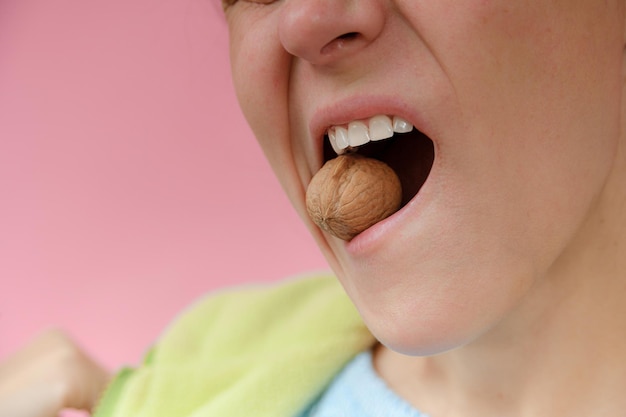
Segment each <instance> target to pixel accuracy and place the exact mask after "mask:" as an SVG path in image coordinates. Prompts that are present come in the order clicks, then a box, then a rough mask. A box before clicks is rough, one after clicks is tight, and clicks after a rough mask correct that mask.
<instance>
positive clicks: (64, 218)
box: [0, 0, 326, 368]
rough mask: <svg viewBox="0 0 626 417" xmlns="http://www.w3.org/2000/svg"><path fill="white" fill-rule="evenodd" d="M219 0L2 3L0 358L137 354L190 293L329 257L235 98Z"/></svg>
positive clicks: (110, 362) (120, 359)
mask: <svg viewBox="0 0 626 417" xmlns="http://www.w3.org/2000/svg"><path fill="white" fill-rule="evenodd" d="M217 2H218V0H97V1H96V0H57V1H54V2H51V1H47V0H4V1H0V358H2V357H4V356H6V355H7V354H8V353H10V352H12V351H14V350H15V349H17V348H18V347H19V346H20V345H22V344H24V343H26V342H27V341H28V340H29V339H31V338H32V337H34V336H35V335H36V334H37V333H38V332H40V331H41V330H43V329H45V328H48V327H51V326H58V327H61V328H64V329H67V330H68V331H69V332H70V334H72V335H73V336H74V337H75V339H76V340H78V342H79V343H80V344H82V345H83V346H84V347H85V348H86V349H87V350H88V351H89V352H91V353H92V354H93V355H95V356H96V357H97V358H98V359H99V360H100V361H101V362H103V363H104V364H105V365H107V366H108V367H111V368H115V367H118V366H120V365H121V364H126V363H130V364H133V363H136V362H137V361H138V360H140V358H141V355H142V353H143V352H144V350H145V349H146V348H147V347H148V346H149V344H150V343H151V342H152V341H154V339H155V338H156V337H157V336H158V335H159V334H160V332H161V331H162V329H163V328H164V326H166V325H167V323H169V322H170V321H171V319H172V318H173V317H174V316H175V314H176V313H177V312H178V311H180V310H181V309H182V308H184V307H185V306H186V305H188V304H189V303H190V302H192V301H193V300H195V299H196V298H198V297H199V296H201V295H202V294H204V293H206V292H208V291H210V290H213V289H215V288H218V287H222V286H226V285H233V284H239V283H244V282H258V281H271V280H276V279H279V278H283V277H286V276H289V275H293V274H297V273H300V272H304V271H310V270H318V269H324V268H326V264H325V262H324V261H323V259H322V257H321V255H320V254H319V253H318V251H317V249H316V247H315V245H314V243H313V241H312V239H311V238H310V237H309V235H308V233H307V231H306V230H305V229H304V227H303V226H302V225H301V224H300V221H299V219H298V218H297V216H296V215H295V213H294V212H292V210H291V207H290V206H289V205H288V202H287V200H286V198H285V197H284V196H283V195H282V192H281V190H280V188H279V186H278V184H277V182H276V180H275V179H274V177H273V174H272V173H271V172H270V169H269V167H268V166H267V165H266V162H265V161H264V160H263V157H262V155H261V152H260V150H259V149H258V147H257V145H256V143H255V142H254V139H253V137H252V135H251V133H250V131H249V128H248V127H247V125H246V124H245V121H244V120H243V118H242V116H241V114H240V112H239V109H238V107H237V104H236V101H235V97H234V92H233V89H232V86H231V80H230V74H229V68H228V51H227V33H226V25H225V21H224V18H223V16H222V15H221V10H220V6H219V4H218V3H217Z"/></svg>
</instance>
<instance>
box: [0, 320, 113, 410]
mask: <svg viewBox="0 0 626 417" xmlns="http://www.w3.org/2000/svg"><path fill="white" fill-rule="evenodd" d="M109 379H110V375H109V374H108V372H107V371H105V370H104V369H103V368H102V367H100V365H98V364H97V363H96V362H94V361H93V360H92V359H91V358H89V357H88V356H87V355H86V354H85V353H84V352H83V351H82V350H81V349H80V348H79V347H78V346H77V345H76V344H75V343H74V342H73V341H72V340H70V339H69V338H68V337H67V336H66V335H65V334H63V333H62V332H60V331H56V330H54V331H48V332H46V333H44V334H42V335H41V336H39V337H38V338H37V339H35V340H34V341H33V342H31V344H29V345H27V346H26V347H25V348H23V349H22V350H20V351H18V352H17V353H15V354H13V356H10V357H9V358H7V359H6V360H5V361H4V362H2V363H0V416H2V417H4V416H11V417H56V416H57V415H58V413H59V412H60V411H61V410H63V409H66V408H74V409H78V410H85V411H91V409H92V407H93V406H94V405H95V403H96V401H98V399H99V398H100V394H101V392H102V391H103V389H104V388H105V386H106V384H107V383H108V381H109Z"/></svg>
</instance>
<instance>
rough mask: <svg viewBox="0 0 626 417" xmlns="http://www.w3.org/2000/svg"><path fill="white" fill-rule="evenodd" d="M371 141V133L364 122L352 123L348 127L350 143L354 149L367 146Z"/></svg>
mask: <svg viewBox="0 0 626 417" xmlns="http://www.w3.org/2000/svg"><path fill="white" fill-rule="evenodd" d="M369 141H370V132H369V129H368V128H367V126H366V125H365V123H363V122H350V124H349V125H348V142H350V146H352V147H353V148H355V147H357V146H361V145H365V144H366V143H367V142H369Z"/></svg>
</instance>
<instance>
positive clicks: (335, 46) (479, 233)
mask: <svg viewBox="0 0 626 417" xmlns="http://www.w3.org/2000/svg"><path fill="white" fill-rule="evenodd" d="M226 14H227V20H228V24H229V28H230V37H231V60H232V68H233V77H234V82H235V86H236V90H237V94H238V98H239V101H240V103H241V106H242V108H243V111H244V114H245V116H246V118H247V120H248V122H249V123H250V125H251V127H252V129H253V131H254V133H255V135H256V136H257V138H258V140H259V142H260V144H261V146H262V148H263V149H264V151H265V154H266V156H267V158H268V160H269V162H270V163H271V165H272V167H273V169H274V170H275V172H276V174H277V176H278V178H279V179H280V181H281V183H282V185H283V187H284V189H285V191H286V192H287V194H288V196H289V198H290V199H291V202H292V203H293V205H294V206H295V208H296V210H297V211H298V212H299V213H300V215H301V216H302V217H303V219H304V221H305V222H306V223H307V224H308V226H309V228H310V229H311V232H312V234H313V236H314V237H315V239H316V241H317V243H318V244H319V246H320V248H321V249H322V251H323V252H324V254H325V256H326V257H327V259H328V261H329V263H330V264H331V266H332V268H333V269H334V270H335V272H336V273H337V275H338V277H339V279H340V281H341V282H342V284H343V285H344V287H345V288H346V291H347V292H348V294H349V295H350V297H351V298H352V300H353V301H354V303H355V304H356V306H357V308H358V309H359V311H360V312H361V314H362V316H363V318H364V320H365V321H366V323H367V324H368V326H369V327H370V329H371V330H372V332H373V333H374V334H375V335H376V336H377V337H378V338H379V340H381V341H382V342H383V343H385V344H386V345H388V346H389V347H391V348H393V349H395V350H398V351H400V352H404V353H409V354H419V355H422V354H432V353H437V352H441V351H444V350H447V349H450V348H453V347H455V346H459V345H462V344H465V343H467V342H469V341H471V340H473V339H475V338H477V337H478V336H479V335H481V334H483V333H484V332H486V331H487V330H489V329H491V328H493V327H494V326H495V325H496V324H497V323H499V322H501V321H502V320H503V318H504V317H506V315H507V314H508V313H510V312H511V311H512V310H513V309H514V308H515V307H516V306H518V305H519V304H520V303H521V302H522V300H523V299H524V296H525V295H526V294H527V293H528V292H529V289H530V288H531V287H533V285H535V284H536V283H537V282H540V281H541V280H543V279H546V278H545V276H546V274H547V273H548V271H549V269H550V266H551V265H552V264H553V263H554V262H555V260H556V259H557V258H558V257H559V255H560V254H562V253H563V252H564V251H565V250H566V249H567V248H568V245H570V242H571V241H572V239H573V237H574V236H575V235H576V233H577V231H578V230H579V228H580V225H581V224H582V222H583V221H584V220H585V218H586V217H588V216H589V215H590V213H591V212H592V210H593V209H594V207H595V206H594V203H595V202H596V201H597V199H598V195H599V193H600V192H601V190H602V186H603V184H604V183H605V181H606V180H607V176H608V175H609V172H610V170H611V166H612V164H613V162H614V157H615V153H616V149H617V146H618V142H619V115H620V95H621V64H622V50H623V20H624V17H623V15H624V5H623V1H619V0H608V1H600V0H463V1H459V0H437V1H422V0H359V1H357V0H277V1H272V0H268V1H267V2H265V1H260V2H258V3H257V2H254V1H245V0H239V2H237V3H235V4H233V5H231V6H229V7H227V10H226ZM379 114H386V115H392V116H394V115H395V116H401V117H403V118H404V119H406V120H408V121H410V122H411V123H412V124H413V125H414V126H415V127H416V129H418V130H419V131H420V132H422V133H423V134H424V135H426V136H427V139H424V138H422V139H417V138H414V137H407V138H402V139H400V140H398V141H397V142H396V143H395V144H394V145H393V147H395V148H397V152H396V151H393V152H392V153H397V154H398V155H402V157H401V159H402V161H401V163H400V165H402V168H398V170H400V171H402V173H401V175H402V176H403V177H405V179H404V185H405V187H406V188H412V189H415V190H417V189H418V188H419V192H418V193H417V194H416V195H414V196H411V197H412V198H411V199H410V201H409V202H408V204H406V205H404V207H402V209H401V210H399V211H398V212H397V213H395V214H394V215H392V216H391V217H389V218H387V219H386V220H384V221H382V222H380V223H378V224H376V225H374V226H373V227H371V228H370V229H368V230H366V231H365V232H363V233H361V234H360V235H358V236H357V237H355V238H354V239H353V240H352V241H350V242H344V241H341V240H338V239H336V238H334V237H332V236H330V235H328V234H326V233H323V232H321V231H320V230H319V229H318V228H317V227H315V226H314V225H313V224H312V223H311V222H310V220H308V218H307V217H306V215H305V190H306V187H307V185H308V184H309V182H310V180H311V178H312V176H313V175H314V174H315V173H316V172H317V171H318V170H319V169H320V167H321V166H322V164H323V162H324V152H323V148H324V146H323V140H324V133H325V131H326V130H327V129H328V128H329V127H331V126H335V125H344V124H347V123H348V122H350V121H353V120H367V119H368V118H370V117H372V116H375V115H379ZM416 143H418V144H417V145H416ZM424 143H426V145H423V144H424ZM431 149H432V150H431ZM431 159H432V163H431ZM411 173H412V174H411ZM424 173H428V175H427V179H426V180H425V182H424V183H423V185H422V184H421V182H422V180H419V177H420V176H422V174H424ZM418 181H419V183H418V184H412V185H410V184H409V183H415V182H418ZM420 186H421V188H420Z"/></svg>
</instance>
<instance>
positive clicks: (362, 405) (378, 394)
mask: <svg viewBox="0 0 626 417" xmlns="http://www.w3.org/2000/svg"><path fill="white" fill-rule="evenodd" d="M300 417H428V416H427V415H426V414H422V413H420V412H419V411H417V410H416V409H414V408H413V407H412V406H411V405H410V404H409V403H408V402H406V401H405V400H403V399H402V398H400V397H399V396H398V395H397V394H396V393H395V392H393V391H392V390H391V389H390V388H389V387H388V386H387V384H386V383H385V381H383V380H382V379H381V378H380V377H379V376H378V374H377V373H376V371H375V370H374V367H373V365H372V354H371V352H369V351H367V352H363V353H361V354H359V355H358V356H356V357H355V358H354V359H353V360H352V361H351V362H350V363H349V364H348V365H347V366H346V367H345V368H344V369H343V370H342V371H341V372H340V373H339V374H338V375H337V376H336V377H335V379H334V380H333V382H332V383H331V384H330V385H329V387H328V388H327V389H326V391H325V392H324V393H323V394H322V395H321V397H320V398H319V399H318V400H317V401H316V402H315V403H313V404H312V405H311V406H310V407H309V408H308V409H307V410H306V411H305V412H304V413H302V414H301V415H300Z"/></svg>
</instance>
